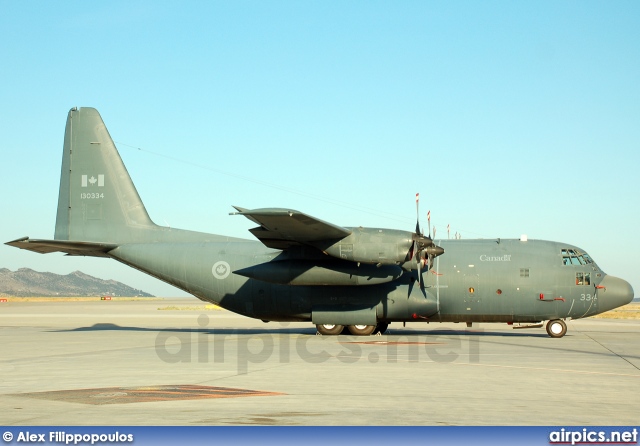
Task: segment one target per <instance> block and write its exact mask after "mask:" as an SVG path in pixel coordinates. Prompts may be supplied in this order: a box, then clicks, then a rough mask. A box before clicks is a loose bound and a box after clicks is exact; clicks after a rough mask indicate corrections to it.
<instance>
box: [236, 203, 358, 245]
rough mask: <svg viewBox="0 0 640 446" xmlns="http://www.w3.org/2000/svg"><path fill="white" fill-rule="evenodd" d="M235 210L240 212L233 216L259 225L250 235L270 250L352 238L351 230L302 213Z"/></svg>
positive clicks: (282, 210)
mask: <svg viewBox="0 0 640 446" xmlns="http://www.w3.org/2000/svg"><path fill="white" fill-rule="evenodd" d="M234 207H235V208H236V209H237V210H238V212H235V213H233V214H231V215H244V216H245V217H247V218H248V219H249V220H251V221H253V222H255V223H258V224H259V225H260V227H258V228H254V229H251V230H250V232H251V233H252V234H253V235H255V236H256V237H257V238H258V239H259V240H260V241H261V242H262V243H264V244H265V245H266V246H268V247H270V248H275V249H286V248H288V247H290V246H292V245H298V244H308V243H313V242H321V241H326V240H342V239H343V238H345V237H347V236H349V235H350V234H351V231H349V230H348V229H345V228H342V227H340V226H337V225H334V224H332V223H328V222H326V221H322V220H320V219H318V218H315V217H311V216H310V215H307V214H304V213H302V212H299V211H294V210H289V209H278V208H265V209H254V210H249V209H244V208H241V207H237V206H234Z"/></svg>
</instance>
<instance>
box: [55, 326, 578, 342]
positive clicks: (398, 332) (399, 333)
mask: <svg viewBox="0 0 640 446" xmlns="http://www.w3.org/2000/svg"><path fill="white" fill-rule="evenodd" d="M94 331H134V332H150V333H151V332H153V333H157V332H170V333H207V334H212V335H215V334H225V335H231V334H235V335H258V334H290V335H296V334H298V335H309V336H315V335H316V330H315V328H313V327H309V328H300V327H292V328H287V327H279V328H269V327H265V328H229V327H220V328H217V327H211V328H209V327H194V328H171V327H163V328H157V327H135V326H123V325H117V324H112V323H99V324H94V325H92V326H89V327H78V328H72V329H67V330H50V332H54V333H64V332H94ZM569 335H570V334H567V336H569ZM416 336H471V337H488V336H490V337H495V336H500V337H510V338H518V337H524V338H546V337H548V336H547V334H546V333H544V332H543V333H533V332H531V331H529V332H527V333H523V332H520V331H517V332H514V333H511V332H504V331H489V330H447V329H445V330H443V329H435V330H403V329H389V330H388V331H387V332H386V333H385V334H383V335H381V336H352V335H349V334H342V335H339V336H338V337H337V338H338V339H341V338H350V339H361V340H365V339H369V340H381V339H386V338H395V337H407V338H412V337H416Z"/></svg>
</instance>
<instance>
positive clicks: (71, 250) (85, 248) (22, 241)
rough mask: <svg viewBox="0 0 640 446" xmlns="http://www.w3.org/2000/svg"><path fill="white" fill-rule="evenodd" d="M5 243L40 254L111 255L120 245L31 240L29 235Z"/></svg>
mask: <svg viewBox="0 0 640 446" xmlns="http://www.w3.org/2000/svg"><path fill="white" fill-rule="evenodd" d="M5 245H9V246H15V247H16V248H20V249H26V250H29V251H33V252H37V253H40V254H48V253H50V252H64V253H66V254H67V255H69V256H91V257H109V255H108V254H107V252H109V251H111V250H112V249H115V248H116V247H117V246H118V245H113V244H107V243H90V242H73V241H69V240H37V239H34V240H31V239H29V237H23V238H19V239H17V240H14V241H12V242H7V243H5Z"/></svg>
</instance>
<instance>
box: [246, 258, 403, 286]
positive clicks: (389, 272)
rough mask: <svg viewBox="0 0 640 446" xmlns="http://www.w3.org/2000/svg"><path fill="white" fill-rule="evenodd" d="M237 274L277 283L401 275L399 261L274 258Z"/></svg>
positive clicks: (377, 280) (350, 281) (352, 281)
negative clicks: (379, 264) (381, 262)
mask: <svg viewBox="0 0 640 446" xmlns="http://www.w3.org/2000/svg"><path fill="white" fill-rule="evenodd" d="M234 273H235V274H239V275H241V276H245V277H249V278H251V279H256V280H262V281H264V282H269V283H275V284H278V285H309V286H310V285H341V286H344V285H378V284H381V283H386V282H391V281H392V280H396V279H397V278H399V277H400V276H402V273H403V271H402V268H400V267H399V266H397V265H383V266H380V267H377V266H375V265H369V264H361V265H359V266H358V264H356V263H352V262H340V261H338V260H329V261H314V260H298V259H292V260H275V261H271V262H266V263H261V264H259V265H255V266H251V267H249V268H244V269H241V270H237V271H234Z"/></svg>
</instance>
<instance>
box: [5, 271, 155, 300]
mask: <svg viewBox="0 0 640 446" xmlns="http://www.w3.org/2000/svg"><path fill="white" fill-rule="evenodd" d="M0 296H14V297H34V296H67V297H71V296H142V297H153V295H151V294H149V293H145V292H144V291H142V290H138V289H136V288H131V287H130V286H127V285H125V284H123V283H120V282H116V281H115V280H102V279H98V278H97V277H93V276H89V275H87V274H85V273H83V272H80V271H74V272H72V273H71V274H67V275H66V276H63V275H60V274H54V273H41V272H38V271H34V270H32V269H29V268H20V269H19V270H17V271H11V270H9V269H7V268H0Z"/></svg>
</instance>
